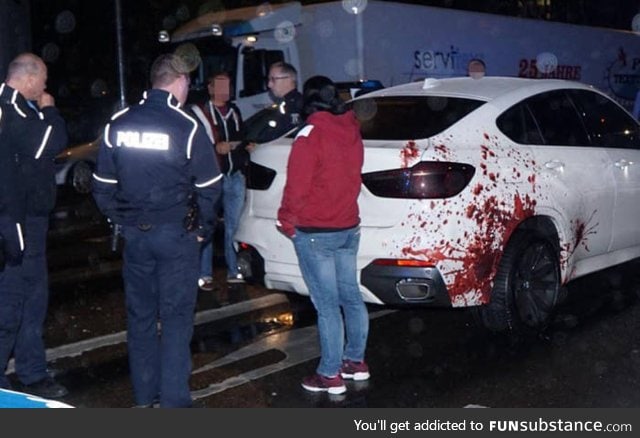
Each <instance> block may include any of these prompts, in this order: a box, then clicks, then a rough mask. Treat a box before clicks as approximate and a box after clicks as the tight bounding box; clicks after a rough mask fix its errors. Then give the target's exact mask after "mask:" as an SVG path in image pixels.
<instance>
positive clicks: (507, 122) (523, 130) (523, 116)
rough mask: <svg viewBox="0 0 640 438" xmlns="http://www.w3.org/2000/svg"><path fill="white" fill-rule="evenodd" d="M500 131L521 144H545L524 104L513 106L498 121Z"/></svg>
mask: <svg viewBox="0 0 640 438" xmlns="http://www.w3.org/2000/svg"><path fill="white" fill-rule="evenodd" d="M496 124H497V125H498V129H500V131H502V133H503V134H504V135H506V136H507V137H509V138H510V139H511V140H513V141H515V142H516V143H520V144H544V140H543V138H542V135H540V130H539V129H538V125H537V124H536V121H535V120H534V118H533V116H532V115H531V112H530V111H529V108H528V107H527V105H526V104H524V103H519V104H517V105H514V106H512V107H511V108H509V109H508V110H506V111H505V112H504V113H502V114H501V115H500V116H499V117H498V119H497V120H496Z"/></svg>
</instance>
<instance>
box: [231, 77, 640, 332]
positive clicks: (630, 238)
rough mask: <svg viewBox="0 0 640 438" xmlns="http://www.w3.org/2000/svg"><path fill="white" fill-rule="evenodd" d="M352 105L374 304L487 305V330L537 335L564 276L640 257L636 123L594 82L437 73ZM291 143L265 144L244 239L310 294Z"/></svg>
mask: <svg viewBox="0 0 640 438" xmlns="http://www.w3.org/2000/svg"><path fill="white" fill-rule="evenodd" d="M352 106H353V108H354V110H355V111H356V113H357V115H358V118H359V120H360V121H361V125H362V135H363V139H364V144H365V160H364V168H363V171H362V172H363V173H362V179H363V185H362V191H361V193H360V198H359V206H360V216H361V220H362V222H361V228H362V238H361V244H360V251H359V253H358V269H359V276H360V277H359V278H360V283H361V290H362V294H363V296H364V298H365V300H366V301H367V302H371V303H378V304H390V305H399V304H405V305H413V306H445V307H467V306H475V307H476V308H477V314H478V315H479V317H480V319H481V321H482V322H483V324H484V325H485V326H486V327H488V328H489V329H491V330H494V331H507V330H514V331H529V330H539V329H541V328H543V327H544V326H545V325H546V324H547V323H548V321H549V318H550V316H551V312H552V310H553V308H554V307H555V305H556V304H557V302H558V299H559V295H560V290H561V286H562V285H563V284H565V283H567V282H568V281H570V280H572V279H575V278H577V277H580V276H582V275H585V274H588V273H591V272H594V271H597V270H601V269H603V268H606V267H609V266H612V265H615V264H619V263H622V262H625V261H627V260H630V259H632V258H635V257H638V256H640V223H639V221H640V126H639V125H638V123H637V122H636V121H635V120H634V119H633V118H632V117H631V115H630V114H629V113H628V112H626V111H625V110H624V109H623V108H622V107H621V106H619V105H618V104H617V103H616V102H614V101H613V100H611V99H610V98H609V97H607V96H606V95H604V94H602V93H600V92H599V91H597V90H595V89H594V88H592V87H589V86H586V85H583V84H580V83H575V82H567V81H559V80H535V79H533V80H532V79H517V78H499V77H485V78H483V79H479V80H474V79H471V78H454V79H442V80H436V79H427V80H425V81H424V82H420V83H411V84H406V85H400V86H396V87H392V88H387V89H383V90H380V91H375V92H373V93H370V94H367V95H365V96H362V97H360V98H357V99H355V100H354V101H353V102H352ZM292 141H293V135H291V134H290V135H289V136H288V137H283V138H280V139H278V140H275V141H272V142H270V143H267V144H262V145H259V146H258V147H257V149H256V150H255V152H254V153H253V155H252V164H251V167H250V172H249V178H248V181H249V183H248V184H249V190H248V195H247V203H246V206H245V209H244V212H243V215H242V219H241V225H240V229H239V230H238V232H237V234H236V236H235V238H236V241H237V242H238V243H239V248H240V252H241V258H240V265H241V268H242V269H243V270H244V271H245V274H246V276H249V277H250V276H252V275H253V276H254V277H259V278H260V279H261V280H263V281H264V284H265V285H266V286H267V287H268V288H274V289H280V290H285V291H295V292H298V293H302V294H306V293H307V290H306V287H305V284H304V281H303V279H302V276H301V274H300V271H299V269H298V263H297V258H296V255H295V251H294V248H293V244H292V243H291V242H290V241H289V240H288V239H287V238H286V237H285V236H283V235H282V234H280V233H279V232H278V231H277V230H276V226H275V221H276V214H277V210H278V207H279V205H280V200H281V197H282V190H283V187H284V183H285V179H286V166H287V158H288V155H289V150H290V147H291V143H292Z"/></svg>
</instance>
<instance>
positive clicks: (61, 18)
mask: <svg viewBox="0 0 640 438" xmlns="http://www.w3.org/2000/svg"><path fill="white" fill-rule="evenodd" d="M55 28H56V32H58V33H69V32H73V30H74V29H75V28H76V17H75V15H73V12H71V11H62V12H60V13H59V14H58V15H57V16H56V23H55Z"/></svg>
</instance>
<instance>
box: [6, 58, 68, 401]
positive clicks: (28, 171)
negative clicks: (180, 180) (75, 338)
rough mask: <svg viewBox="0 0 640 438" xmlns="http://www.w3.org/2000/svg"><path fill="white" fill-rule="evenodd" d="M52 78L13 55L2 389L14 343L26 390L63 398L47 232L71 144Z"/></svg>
mask: <svg viewBox="0 0 640 438" xmlns="http://www.w3.org/2000/svg"><path fill="white" fill-rule="evenodd" d="M46 83H47V67H46V65H45V63H44V62H43V61H42V59H40V58H39V57H38V56H36V55H34V54H32V53H23V54H20V55H18V56H17V57H16V58H15V59H14V60H13V61H11V63H10V64H9V68H8V73H7V78H6V82H5V83H3V84H1V85H0V101H1V102H2V121H1V122H0V123H1V125H0V129H1V130H2V133H1V134H0V135H1V140H0V149H2V158H1V160H2V164H0V167H2V169H1V171H2V186H3V188H2V192H1V193H2V202H1V204H4V205H3V206H2V207H0V210H3V211H4V213H0V216H2V219H0V221H1V222H2V228H3V231H1V233H2V235H3V240H4V242H5V243H4V246H5V249H6V251H5V252H6V254H8V256H9V259H8V260H7V264H8V266H7V267H6V268H5V271H4V273H3V274H2V279H1V280H0V309H1V310H0V369H1V370H2V372H1V373H0V387H2V386H8V382H7V381H6V378H5V376H4V369H5V368H6V365H7V361H8V359H9V355H10V354H11V350H12V349H13V354H14V357H15V369H16V375H17V377H18V380H19V381H20V383H21V384H22V387H21V388H20V389H21V390H23V391H25V392H28V393H30V394H35V395H40V396H42V397H46V398H58V397H63V396H65V395H66V394H67V389H66V388H65V387H64V386H62V385H60V384H59V383H57V382H55V381H54V380H53V378H51V377H49V374H48V372H47V362H46V356H45V349H44V343H43V339H42V331H43V325H44V320H45V317H46V313H47V307H48V298H49V285H48V275H47V260H46V241H47V231H48V228H49V214H50V212H51V210H52V209H53V206H54V204H55V196H56V185H55V179H54V171H55V169H54V164H53V158H54V157H55V156H56V155H57V154H58V153H59V152H60V151H61V150H62V149H63V148H64V147H65V146H66V144H67V132H66V126H65V123H64V120H63V119H62V117H61V116H60V113H59V112H58V110H57V109H56V108H55V106H54V105H55V102H54V99H53V97H52V96H51V95H50V94H49V93H47V92H46V91H45V88H46ZM8 160H9V161H13V162H14V163H16V164H17V166H18V167H17V168H16V167H14V166H13V165H12V164H10V162H9V161H8ZM5 172H6V173H5ZM17 224H21V225H17ZM22 242H24V253H23V254H22V264H21V265H20V264H19V263H20V248H21V245H22Z"/></svg>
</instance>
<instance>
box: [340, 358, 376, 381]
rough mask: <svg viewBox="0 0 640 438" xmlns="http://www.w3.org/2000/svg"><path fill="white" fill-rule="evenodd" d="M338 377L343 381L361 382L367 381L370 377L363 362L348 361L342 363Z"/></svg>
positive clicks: (367, 368)
mask: <svg viewBox="0 0 640 438" xmlns="http://www.w3.org/2000/svg"><path fill="white" fill-rule="evenodd" d="M340 375H341V376H342V378H343V379H349V380H355V381H362V380H369V377H371V375H370V374H369V367H368V366H367V363H366V362H365V361H362V362H354V361H352V360H349V359H345V360H343V361H342V368H340Z"/></svg>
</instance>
